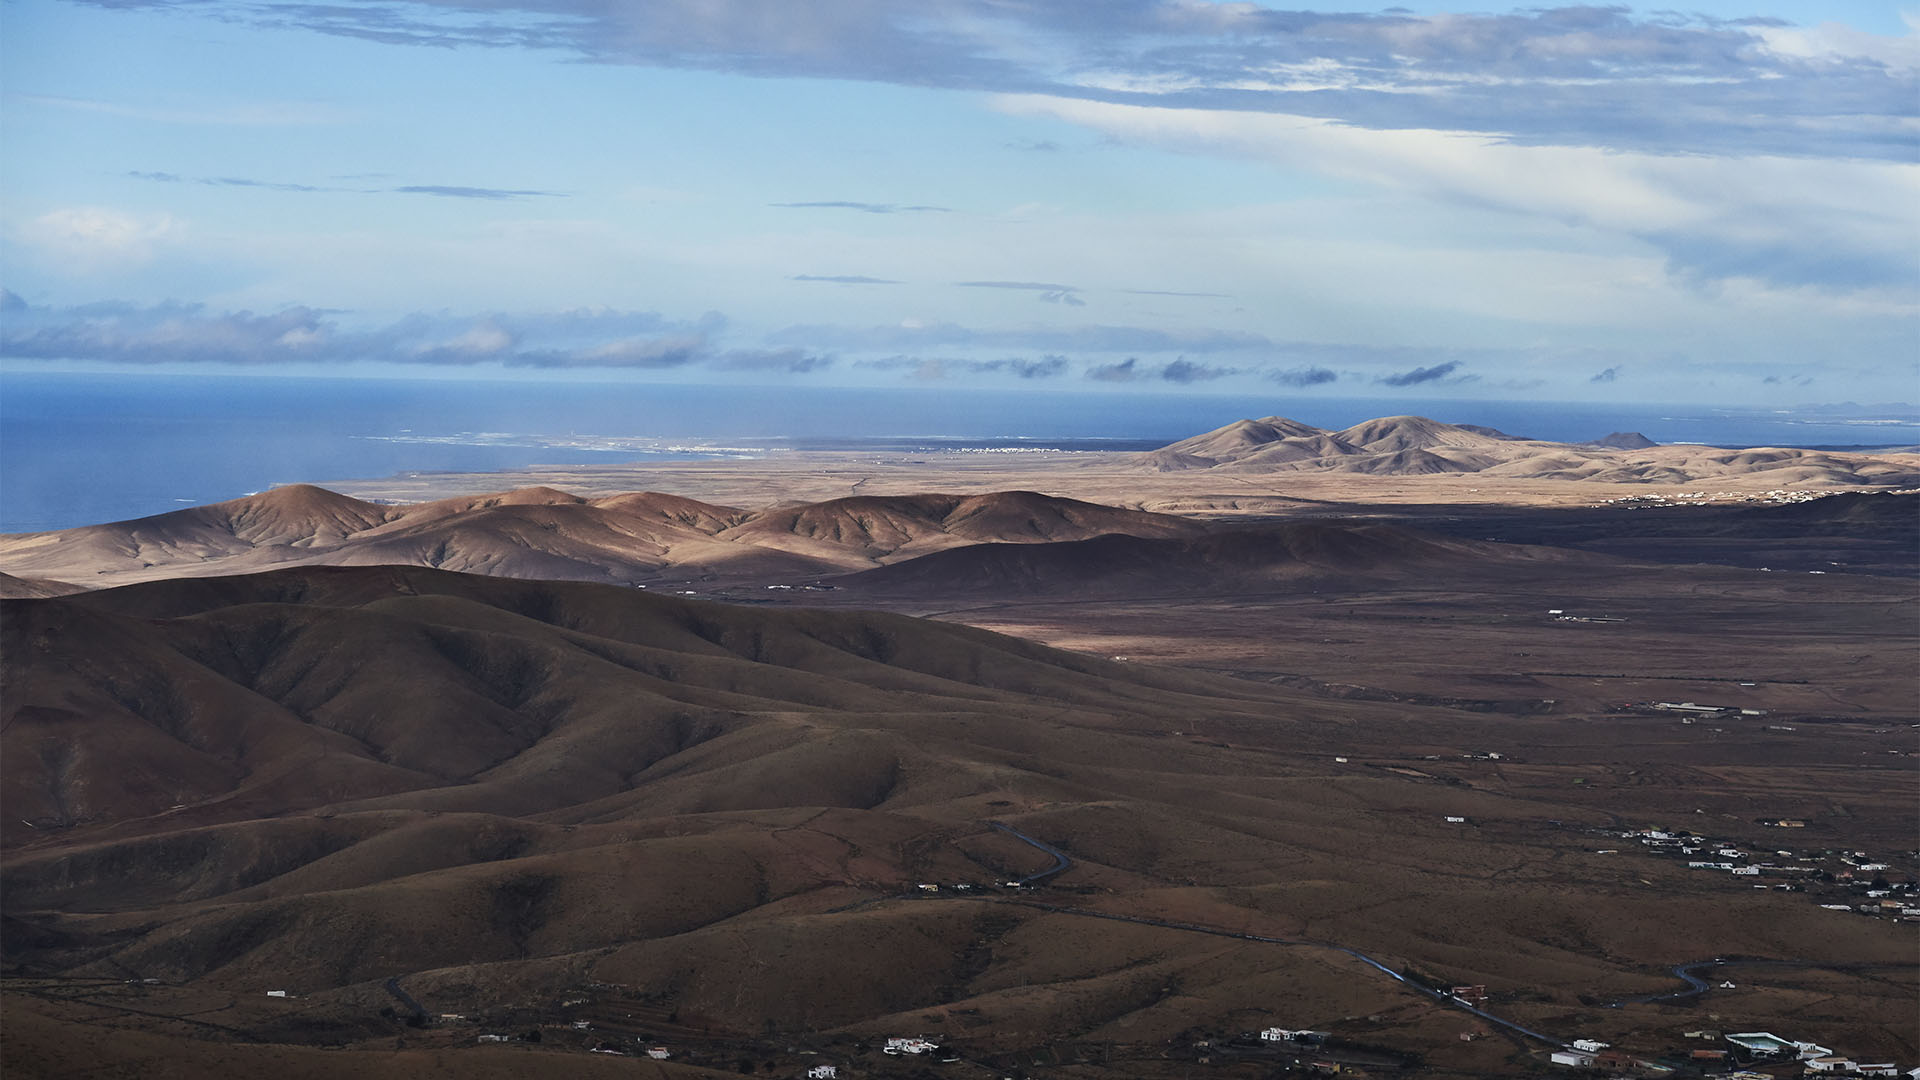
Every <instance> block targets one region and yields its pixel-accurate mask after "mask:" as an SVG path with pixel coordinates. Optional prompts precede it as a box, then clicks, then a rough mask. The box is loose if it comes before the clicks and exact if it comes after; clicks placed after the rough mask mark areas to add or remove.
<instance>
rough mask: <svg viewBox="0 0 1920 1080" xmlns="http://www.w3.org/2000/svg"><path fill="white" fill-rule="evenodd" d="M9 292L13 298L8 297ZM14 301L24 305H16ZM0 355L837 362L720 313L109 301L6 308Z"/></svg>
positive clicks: (615, 365) (619, 364) (797, 365)
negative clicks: (359, 315) (739, 328)
mask: <svg viewBox="0 0 1920 1080" xmlns="http://www.w3.org/2000/svg"><path fill="white" fill-rule="evenodd" d="M8 295H9V296H11V295H12V294H11V293H9V294H8ZM14 299H15V300H16V301H17V300H18V298H17V297H16V298H14ZM9 306H10V310H9V316H8V319H7V320H6V323H5V326H4V328H0V356H4V357H7V358H10V359H20V360H54V361H85V362H100V363H114V364H138V365H155V364H228V365H249V366H253V365H273V364H293V363H299V364H323V365H344V364H354V363H363V362H365V363H389V364H421V365H440V366H475V365H482V364H485V365H498V366H501V367H509V368H609V369H628V370H658V369H666V368H678V367H686V366H702V367H706V368H710V369H713V370H721V371H749V370H752V371H787V372H795V373H804V372H809V371H816V370H819V369H821V368H823V367H826V366H829V365H830V364H832V362H833V361H832V359H831V358H830V357H827V356H824V355H821V354H818V353H816V352H811V351H808V350H805V349H799V348H781V349H770V350H752V349H738V348H725V347H722V346H720V345H718V344H716V342H715V338H716V336H717V335H718V334H719V333H720V332H721V331H722V330H723V329H724V327H725V320H724V319H722V318H720V317H719V316H717V315H711V314H709V315H706V316H703V317H701V318H700V319H696V320H693V321H691V322H687V321H674V320H668V319H664V318H662V317H661V316H659V315H657V314H654V313H651V312H630V311H612V310H594V309H579V310H575V311H562V312H552V313H539V314H528V315H509V314H490V315H479V316H453V315H446V314H435V315H428V314H415V315H409V316H407V317H405V318H402V319H399V320H397V321H395V322H392V323H389V324H387V325H384V326H376V327H372V328H369V329H358V330H354V329H347V328H344V327H343V326H341V325H340V323H339V320H338V316H339V314H340V313H338V312H332V311H327V310H323V309H318V308H311V307H304V306H296V307H289V308H284V309H282V310H279V311H274V312H269V313H265V314H255V313H253V312H251V311H211V310H208V309H207V308H205V307H203V306H202V305H198V304H182V303H174V302H169V303H164V304H157V305H153V306H147V307H142V306H139V305H133V304H126V303H119V302H103V303H96V304H87V305H82V306H77V307H70V308H51V307H35V306H32V305H27V304H24V303H18V304H10V305H9Z"/></svg>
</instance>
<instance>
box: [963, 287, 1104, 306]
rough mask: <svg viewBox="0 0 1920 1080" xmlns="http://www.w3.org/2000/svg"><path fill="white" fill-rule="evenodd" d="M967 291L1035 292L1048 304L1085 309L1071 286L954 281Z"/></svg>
mask: <svg viewBox="0 0 1920 1080" xmlns="http://www.w3.org/2000/svg"><path fill="white" fill-rule="evenodd" d="M954 284H955V285H959V286H961V287H963V288H968V289H1014V290H1020V291H1026V292H1037V293H1039V294H1040V299H1041V300H1042V301H1044V302H1046V303H1049V304H1065V305H1066V306H1068V307H1086V306H1087V304H1086V301H1084V300H1082V299H1080V297H1079V296H1078V295H1077V294H1078V293H1079V291H1080V290H1078V289H1076V288H1074V287H1073V286H1072V285H1054V284H1049V283H1048V282H1044V281H956V282H954Z"/></svg>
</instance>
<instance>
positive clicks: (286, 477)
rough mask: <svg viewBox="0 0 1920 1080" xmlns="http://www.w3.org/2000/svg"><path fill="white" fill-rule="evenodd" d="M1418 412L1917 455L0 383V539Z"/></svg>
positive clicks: (343, 391)
mask: <svg viewBox="0 0 1920 1080" xmlns="http://www.w3.org/2000/svg"><path fill="white" fill-rule="evenodd" d="M1405 413H1411V414H1416V415H1421V416H1430V417H1432V418H1434V419H1436V420H1442V421H1446V422H1449V423H1469V424H1481V425H1485V426H1488V427H1495V428H1499V429H1501V430H1503V431H1507V432H1510V433H1512V434H1516V435H1527V436H1532V437H1536V438H1544V439H1555V440H1562V441H1580V440H1584V439H1593V438H1598V437H1600V436H1602V435H1605V434H1607V433H1609V432H1613V431H1639V432H1640V433H1642V434H1644V435H1646V436H1647V437H1648V438H1651V439H1653V440H1655V441H1658V442H1703V443H1709V444H1712V445H1719V446H1759V445H1772V446H1875V445H1879V446H1885V445H1912V444H1914V443H1916V442H1920V415H1916V414H1915V413H1914V410H1913V409H1912V408H1911V407H1904V408H1893V407H1888V408H1882V409H1877V410H1876V409H1872V408H1860V407H1857V406H1856V407H1852V408H1851V409H1848V408H1844V407H1842V408H1830V409H1825V410H1819V411H1806V412H1774V411H1760V410H1736V409H1712V408H1707V407H1704V406H1688V407H1684V408H1683V407H1678V406H1675V407H1668V408H1662V407H1658V406H1646V405H1611V404H1594V403H1564V402H1557V403H1540V402H1514V401H1458V400H1452V401H1433V400H1425V401H1423V400H1419V399H1413V398H1409V399H1403V400H1391V401H1383V400H1380V399H1349V398H1322V397H1306V396H1300V397H1287V396H1285V395H1282V394H1275V395H1270V396H1249V395H1217V394H1188V393H1153V392H1150V391H1134V392H1109V393H1071V392H1060V391H984V390H953V389H946V388H938V387H929V388H900V389H840V388H828V387H790V386H783V387H745V388H741V387H716V386H685V385H661V384H633V383H622V384H614V383H606V384H592V383H579V382H567V383H529V382H507V381H480V380H470V381H453V380H425V379H422V380H401V379H348V378H340V379H315V378H282V377H269V376H244V375H138V376H130V375H71V374H58V375H55V374H42V373H33V372H18V371H14V372H4V373H0V532H33V531H40V530H45V529H63V528H70V527H73V526H76V525H86V524H93V523H97V522H104V521H118V520H124V519H127V518H133V517H142V516H145V515H148V514H157V513H163V512H165V511H168V510H176V509H179V508H180V507H183V506H189V505H195V504H199V503H209V502H218V501H220V500H222V499H230V498H234V497H236V496H239V495H244V494H247V493H248V492H254V491H262V490H265V489H267V488H269V487H272V486H274V485H277V484H286V483H295V482H307V483H322V484H324V483H327V482H329V481H340V480H347V479H364V478H375V477H383V476H392V475H395V474H398V473H405V472H442V471H454V472H472V471H486V470H494V469H511V468H518V467H522V466H526V465H534V464H596V463H601V464H604V463H612V462H621V461H634V460H661V459H664V458H698V457H728V456H752V455H753V454H756V453H763V452H765V451H766V450H768V449H772V448H779V447H793V448H800V449H858V448H863V447H865V448H876V449H878V448H887V449H909V450H911V449H921V448H925V449H959V448H1009V447H1054V448H1061V449H1074V450H1087V449H1102V448H1104V449H1114V450H1145V449H1151V448H1153V447H1157V446H1162V445H1165V444H1166V443H1168V442H1172V441H1174V440H1177V439H1181V438H1185V437H1186V436H1188V435H1193V434H1197V433H1199V432H1202V431H1207V430H1209V429H1212V428H1215V427H1219V426H1221V425H1223V424H1227V423H1231V422H1232V421H1234V420H1238V419H1241V418H1244V417H1254V416H1269V415H1276V414H1277V415H1283V416H1289V417H1292V418H1294V419H1296V420H1301V421H1305V422H1306V423H1310V424H1314V425H1316V426H1319V427H1329V428H1339V427H1346V426H1348V425H1351V424H1354V423H1357V422H1359V421H1361V420H1366V419H1370V418H1372V417H1375V416H1390V415H1398V414H1405Z"/></svg>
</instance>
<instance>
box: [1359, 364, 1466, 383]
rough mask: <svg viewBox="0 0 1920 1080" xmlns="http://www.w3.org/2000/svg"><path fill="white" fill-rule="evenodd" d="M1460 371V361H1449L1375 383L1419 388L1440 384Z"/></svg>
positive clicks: (1389, 376)
mask: <svg viewBox="0 0 1920 1080" xmlns="http://www.w3.org/2000/svg"><path fill="white" fill-rule="evenodd" d="M1458 370H1460V361H1458V360H1449V361H1447V362H1446V363H1444V364H1435V365H1433V366H1432V367H1417V368H1414V369H1413V370H1411V371H1402V372H1398V373H1396V374H1393V375H1382V376H1380V377H1379V378H1378V379H1375V380H1374V381H1375V382H1379V383H1385V384H1386V385H1388V386H1418V385H1420V384H1421V383H1430V382H1439V381H1441V380H1443V379H1448V378H1450V377H1451V376H1452V375H1453V373H1454V372H1456V371H1458Z"/></svg>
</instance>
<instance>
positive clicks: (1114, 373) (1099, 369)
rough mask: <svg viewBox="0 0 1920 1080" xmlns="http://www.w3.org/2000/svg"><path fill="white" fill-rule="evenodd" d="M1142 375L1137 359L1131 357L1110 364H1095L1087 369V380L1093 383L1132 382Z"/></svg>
mask: <svg viewBox="0 0 1920 1080" xmlns="http://www.w3.org/2000/svg"><path fill="white" fill-rule="evenodd" d="M1143 374H1144V372H1142V371H1141V370H1140V361H1139V359H1138V358H1136V357H1132V356H1129V357H1127V358H1126V359H1125V360H1117V361H1115V362H1113V363H1111V364H1097V365H1095V366H1093V367H1090V368H1088V369H1087V378H1089V379H1092V380H1094V381H1095V382H1133V381H1135V380H1137V379H1139V378H1140V377H1141V376H1142V375H1143Z"/></svg>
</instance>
